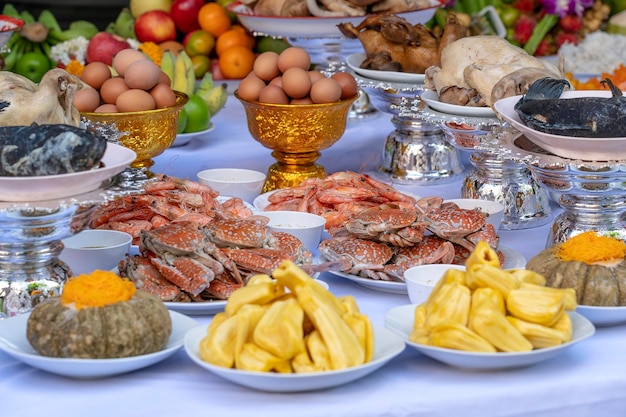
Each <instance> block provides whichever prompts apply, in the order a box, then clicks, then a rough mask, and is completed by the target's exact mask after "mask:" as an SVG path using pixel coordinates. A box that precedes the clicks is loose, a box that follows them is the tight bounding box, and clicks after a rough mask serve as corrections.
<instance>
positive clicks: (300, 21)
mask: <svg viewBox="0 0 626 417" xmlns="http://www.w3.org/2000/svg"><path fill="white" fill-rule="evenodd" d="M251 3H252V4H251V5H248V4H244V3H242V2H239V1H237V2H234V3H232V4H230V5H229V6H228V10H229V11H231V12H233V13H234V14H235V15H236V16H237V18H238V19H239V21H240V22H241V24H242V25H243V26H244V27H245V28H246V29H248V30H250V31H251V32H254V33H258V34H263V35H268V36H276V37H281V38H282V37H295V38H310V37H316V38H325V37H326V38H328V37H331V38H339V37H341V32H340V31H339V29H337V25H338V24H340V23H346V22H350V23H353V24H355V25H358V24H359V23H360V22H361V20H363V18H365V17H366V15H367V10H364V11H363V12H361V14H360V15H358V16H350V15H348V13H347V12H345V11H341V12H339V13H333V14H326V13H324V15H323V16H314V15H311V12H310V11H309V10H307V9H308V6H307V4H304V3H303V6H302V10H298V11H296V12H295V13H292V14H290V15H281V13H284V11H283V10H271V9H270V10H262V9H261V8H260V7H259V8H257V7H255V6H256V5H255V4H254V3H255V2H251ZM276 3H279V2H276ZM287 3H289V2H287ZM339 3H342V4H345V5H346V6H347V7H351V6H350V4H349V3H348V2H343V1H340V2H339ZM293 4H294V5H296V3H293ZM311 4H313V2H311ZM441 4H442V3H441V2H440V1H436V0H424V1H423V2H419V3H418V6H416V7H415V9H416V10H412V11H406V12H401V13H397V14H398V15H399V16H402V17H404V18H405V19H407V20H408V21H409V22H411V23H413V24H417V23H426V22H427V21H428V20H430V18H431V17H432V16H433V15H434V14H435V11H436V10H437V8H438V7H439V6H440V5H441ZM352 7H354V6H352ZM314 12H315V11H314ZM382 12H383V11H382V10H381V11H380V13H382ZM374 13H378V12H374ZM298 14H300V15H298Z"/></svg>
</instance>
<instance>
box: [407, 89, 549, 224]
mask: <svg viewBox="0 0 626 417" xmlns="http://www.w3.org/2000/svg"><path fill="white" fill-rule="evenodd" d="M402 107H403V113H402V114H403V116H404V117H413V118H414V119H416V120H421V121H424V122H428V123H433V124H437V125H438V126H440V127H441V128H442V129H443V131H444V132H445V135H446V137H447V138H448V141H449V142H450V143H451V144H452V145H453V146H454V147H455V148H457V149H459V150H463V151H467V152H470V153H471V155H470V158H469V161H470V163H471V164H472V166H473V169H472V170H470V171H469V172H467V174H466V176H465V179H464V181H463V186H462V189H461V191H460V194H461V198H476V199H483V200H493V201H497V202H499V203H501V204H502V205H504V215H503V220H502V225H501V228H502V229H506V230H516V229H527V228H532V227H539V226H542V225H545V224H548V223H549V222H550V221H551V220H552V217H551V215H552V209H551V207H550V199H549V195H548V192H547V190H546V189H545V188H544V186H543V185H542V184H541V183H539V182H538V181H537V180H536V179H535V178H534V177H533V175H532V172H531V171H530V169H529V168H528V167H527V166H526V164H524V163H523V162H520V161H516V160H513V159H504V158H502V156H501V152H499V150H497V149H490V148H489V147H485V145H484V143H483V142H484V141H485V140H486V139H489V140H490V139H491V137H492V136H493V135H494V134H496V135H497V134H499V133H501V132H514V130H513V129H512V128H510V127H509V126H508V125H507V124H506V123H505V122H502V121H501V120H499V119H498V118H497V117H495V115H494V117H475V116H460V115H455V114H449V113H443V112H438V111H435V110H433V109H431V108H430V107H429V106H428V105H427V104H426V103H425V102H424V101H422V100H420V99H419V98H418V99H416V100H413V101H405V102H404V103H403V104H402Z"/></svg>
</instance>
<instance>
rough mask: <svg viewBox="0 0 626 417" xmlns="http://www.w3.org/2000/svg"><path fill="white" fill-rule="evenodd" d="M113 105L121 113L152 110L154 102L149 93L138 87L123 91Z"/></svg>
mask: <svg viewBox="0 0 626 417" xmlns="http://www.w3.org/2000/svg"><path fill="white" fill-rule="evenodd" d="M115 105H116V106H117V108H118V110H119V111H120V112H122V113H126V112H135V111H144V110H154V109H155V108H156V103H155V101H154V98H153V97H152V96H151V95H150V93H148V92H147V91H145V90H141V89H138V88H131V89H130V90H128V91H124V92H123V93H122V94H120V95H119V96H118V97H117V100H115Z"/></svg>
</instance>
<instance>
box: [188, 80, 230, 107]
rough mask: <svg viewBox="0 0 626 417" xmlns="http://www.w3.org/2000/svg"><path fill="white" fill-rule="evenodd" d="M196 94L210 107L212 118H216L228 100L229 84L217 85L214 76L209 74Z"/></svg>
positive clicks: (199, 84) (201, 81)
mask: <svg viewBox="0 0 626 417" xmlns="http://www.w3.org/2000/svg"><path fill="white" fill-rule="evenodd" d="M195 93H196V94H197V95H199V96H200V97H202V99H203V100H204V102H205V103H206V104H207V106H208V107H209V111H210V112H211V116H215V115H216V114H217V113H218V112H219V111H220V110H221V109H223V108H224V105H225V104H226V99H227V98H228V91H227V84H226V83H221V84H215V83H214V81H213V75H212V74H211V73H209V72H207V73H205V74H204V76H203V77H202V79H201V80H200V83H198V87H197V88H196V91H195Z"/></svg>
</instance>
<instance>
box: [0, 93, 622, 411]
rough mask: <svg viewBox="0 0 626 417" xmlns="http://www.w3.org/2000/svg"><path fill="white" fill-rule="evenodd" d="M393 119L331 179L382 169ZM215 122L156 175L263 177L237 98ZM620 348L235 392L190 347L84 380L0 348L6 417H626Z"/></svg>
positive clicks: (526, 239) (161, 163)
mask: <svg viewBox="0 0 626 417" xmlns="http://www.w3.org/2000/svg"><path fill="white" fill-rule="evenodd" d="M390 119H391V116H389V115H386V114H380V115H379V116H377V117H375V118H372V119H369V120H366V121H357V122H351V123H350V124H349V126H348V128H347V130H346V133H345V135H344V137H343V138H342V139H341V140H339V142H337V143H336V144H335V145H333V146H332V147H331V148H329V149H327V150H325V151H323V152H322V157H321V158H320V160H319V162H320V163H322V164H323V165H324V166H325V167H326V169H327V171H328V172H334V171H340V170H354V171H373V170H375V169H376V167H377V166H378V162H379V158H380V155H381V153H382V149H383V144H384V140H385V137H386V136H387V134H388V133H390V132H391V131H392V130H393V126H392V124H391V122H390ZM213 121H214V123H215V125H216V127H215V129H214V130H213V131H212V132H210V133H208V134H206V135H205V136H204V137H201V138H196V139H194V140H193V141H192V142H190V143H189V144H187V145H185V146H183V147H178V148H172V149H169V150H168V151H166V152H165V153H164V154H162V155H161V156H159V157H157V158H156V164H155V165H154V167H153V171H155V172H161V173H167V174H171V175H175V176H180V177H188V178H192V179H195V178H196V177H195V174H196V172H197V171H200V170H202V169H205V168H213V167H234V166H237V167H248V168H254V169H258V170H262V171H265V170H266V169H267V167H268V166H269V165H270V164H272V163H273V162H274V160H273V158H272V157H271V155H270V150H268V149H265V148H263V147H262V146H261V145H259V144H258V143H257V142H256V141H254V140H253V139H252V138H251V136H250V135H249V133H248V130H247V127H246V122H245V117H244V114H243V108H242V107H241V105H240V103H239V102H237V100H235V99H234V98H233V97H230V98H229V100H228V103H227V104H226V108H225V109H224V110H223V111H222V112H221V113H219V114H218V115H216V116H215V117H214V119H213ZM461 181H462V178H461V177H460V178H459V179H458V181H455V182H452V183H448V184H445V185H431V186H422V187H409V188H410V191H412V192H414V193H415V194H418V195H420V196H426V195H440V196H443V197H444V198H454V197H458V196H459V193H460V189H461ZM403 188H404V187H403ZM404 189H405V188H404ZM555 214H556V213H555ZM549 227H550V226H549V225H546V226H543V227H538V228H532V229H526V230H517V231H500V239H501V244H502V245H503V246H506V247H509V248H512V249H514V250H516V251H518V252H519V253H521V254H522V255H524V256H525V257H526V259H529V258H530V257H532V256H534V255H535V254H537V253H538V252H539V251H540V250H541V249H543V248H544V246H545V244H546V239H547V235H548V230H549ZM321 279H323V280H325V281H327V282H328V283H329V284H330V288H331V291H332V292H333V293H335V294H337V295H346V294H352V295H354V296H355V297H356V299H357V301H358V303H359V306H360V308H361V310H362V311H363V312H365V313H366V314H368V315H369V316H370V318H371V319H372V321H373V322H374V323H377V324H380V325H382V324H383V317H384V314H385V311H387V310H388V309H389V308H391V307H394V306H398V305H403V304H408V297H407V296H406V295H393V294H386V293H382V292H377V291H373V290H370V289H365V288H363V287H360V286H359V285H357V284H355V283H353V282H350V281H347V280H345V279H342V278H339V277H336V276H334V275H332V274H329V273H325V274H323V275H322V276H321ZM196 319H197V320H198V322H199V323H200V324H208V323H209V321H210V317H196ZM624 352H626V334H625V333H624V328H623V327H619V326H616V327H608V328H600V329H598V330H597V331H596V334H595V335H594V336H593V337H591V338H590V339H587V340H585V341H584V342H582V343H580V344H578V345H575V346H573V347H571V348H570V349H569V350H567V351H566V352H565V353H564V354H563V355H562V356H560V357H558V358H556V359H553V360H550V361H547V362H544V363H541V364H539V365H536V366H532V367H528V368H523V369H517V370H508V371H492V372H469V371H463V370H459V369H455V368H451V367H448V366H446V365H443V364H440V363H438V362H436V361H434V360H431V359H428V358H427V357H425V356H422V355H420V354H418V353H417V352H416V351H414V350H413V349H411V348H407V349H406V350H405V352H404V353H402V354H401V355H400V356H398V357H397V358H395V359H393V360H392V361H391V362H390V363H389V364H387V365H386V366H385V367H383V368H382V369H380V370H378V371H377V372H375V373H373V374H371V375H369V376H367V377H365V378H363V379H361V380H358V381H356V382H354V383H351V384H348V385H345V386H341V387H337V388H334V389H329V390H323V391H317V392H307V393H293V394H274V393H267V392H260V391H254V390H251V389H247V388H243V387H240V386H238V385H234V384H232V383H230V382H227V381H225V380H222V379H220V378H219V377H217V376H214V375H213V374H211V373H209V372H207V371H205V370H204V369H202V368H200V367H198V366H197V365H195V364H194V363H193V362H192V361H191V360H190V359H189V358H188V357H187V355H186V354H185V352H184V351H183V350H181V351H179V352H178V353H176V354H175V355H174V356H173V357H171V358H169V359H167V360H165V361H164V362H162V363H160V364H157V365H154V366H152V367H149V368H146V369H143V370H140V371H136V372H133V373H129V374H125V375H120V376H116V377H111V378H106V379H99V380H86V381H84V380H73V379H69V378H64V377H60V376H57V375H53V374H49V373H46V372H43V371H38V370H36V369H33V368H31V367H29V366H27V365H24V364H21V363H20V362H18V361H16V360H13V359H12V358H10V357H9V356H7V355H5V354H3V353H0V415H2V416H8V417H18V416H24V417H33V416H40V415H57V416H64V417H73V416H89V417H99V416H102V417H113V416H115V417H124V416H174V415H178V414H182V415H187V416H189V415H210V416H246V417H248V416H251V415H262V416H272V417H279V416H285V417H292V416H298V417H304V416H311V417H319V416H322V415H325V416H327V417H334V416H354V417H366V416H372V417H374V416H376V417H383V416H385V417H387V416H388V417H391V416H405V417H421V416H424V417H439V416H441V417H454V416H468V417H469V416H475V417H489V416H509V417H511V416H534V417H542V416H569V417H575V416H581V417H586V416H602V417H610V416H624V415H626V407H625V406H626V355H625V354H624ZM190 413H193V414H190Z"/></svg>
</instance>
